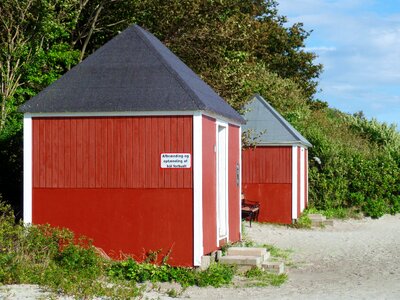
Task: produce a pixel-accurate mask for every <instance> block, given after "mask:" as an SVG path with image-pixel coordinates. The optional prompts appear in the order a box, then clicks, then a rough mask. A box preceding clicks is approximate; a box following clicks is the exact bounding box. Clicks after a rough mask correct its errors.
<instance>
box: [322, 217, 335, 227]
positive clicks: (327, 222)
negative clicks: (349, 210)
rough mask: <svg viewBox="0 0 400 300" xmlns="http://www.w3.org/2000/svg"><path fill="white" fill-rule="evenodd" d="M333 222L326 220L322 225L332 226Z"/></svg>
mask: <svg viewBox="0 0 400 300" xmlns="http://www.w3.org/2000/svg"><path fill="white" fill-rule="evenodd" d="M333 224H334V223H333V220H332V219H328V220H326V221H325V222H324V225H325V226H333Z"/></svg>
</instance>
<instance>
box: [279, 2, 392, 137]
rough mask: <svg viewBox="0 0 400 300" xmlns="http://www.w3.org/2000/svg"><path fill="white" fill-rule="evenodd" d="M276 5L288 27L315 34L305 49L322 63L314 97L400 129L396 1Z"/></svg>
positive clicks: (308, 40)
mask: <svg viewBox="0 0 400 300" xmlns="http://www.w3.org/2000/svg"><path fill="white" fill-rule="evenodd" d="M278 2H279V7H278V9H279V13H280V14H281V15H284V16H287V17H288V20H289V24H292V23H294V22H302V23H303V24H304V28H305V29H306V30H313V32H312V33H311V36H310V37H309V38H308V39H307V42H306V49H307V50H309V51H313V52H315V53H316V54H317V55H318V59H317V62H320V63H322V64H323V65H324V71H323V73H322V75H321V77H320V80H319V82H320V84H319V87H320V88H321V89H322V92H320V93H318V94H317V98H319V99H321V100H324V101H327V102H328V103H329V105H330V106H331V107H335V108H338V109H340V110H342V111H344V112H348V113H354V112H357V111H360V110H362V111H363V112H364V113H365V115H366V116H367V117H368V118H372V117H373V118H376V119H378V120H379V121H384V122H387V123H396V124H397V129H398V130H399V131H400V0H278Z"/></svg>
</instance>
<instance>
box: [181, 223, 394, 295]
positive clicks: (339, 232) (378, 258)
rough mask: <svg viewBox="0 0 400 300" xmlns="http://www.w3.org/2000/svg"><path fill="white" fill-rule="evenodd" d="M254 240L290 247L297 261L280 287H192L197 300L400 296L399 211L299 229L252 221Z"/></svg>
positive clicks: (249, 234) (293, 258)
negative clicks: (321, 227) (316, 227)
mask: <svg viewBox="0 0 400 300" xmlns="http://www.w3.org/2000/svg"><path fill="white" fill-rule="evenodd" d="M246 230H247V234H248V236H249V237H250V238H251V239H252V240H253V241H255V242H256V243H260V244H263V243H266V244H273V245H275V246H277V247H279V248H285V249H292V250H293V251H294V252H293V254H292V260H293V262H294V264H295V266H297V267H296V268H292V269H290V271H289V280H288V282H287V283H285V284H284V285H282V286H281V287H278V288H275V287H266V288H247V289H232V288H226V289H210V288H207V289H199V288H190V289H189V290H188V291H187V292H186V293H185V295H187V296H190V298H193V299H243V298H249V299H400V216H384V217H383V218H381V219H379V220H371V219H363V220H348V221H335V225H334V226H333V227H326V228H324V229H313V230H298V229H291V228H286V227H282V226H273V225H266V224H254V225H253V228H246Z"/></svg>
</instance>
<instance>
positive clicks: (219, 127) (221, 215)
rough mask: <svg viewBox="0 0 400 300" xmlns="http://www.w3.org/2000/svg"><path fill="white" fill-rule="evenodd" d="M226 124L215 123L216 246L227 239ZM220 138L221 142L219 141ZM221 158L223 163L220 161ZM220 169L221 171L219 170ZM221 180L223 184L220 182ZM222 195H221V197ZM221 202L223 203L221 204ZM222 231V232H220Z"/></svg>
mask: <svg viewBox="0 0 400 300" xmlns="http://www.w3.org/2000/svg"><path fill="white" fill-rule="evenodd" d="M228 130H229V126H228V123H225V122H221V121H217V122H216V179H217V188H216V199H217V201H216V204H217V246H218V247H219V241H220V240H222V239H225V238H226V239H228V237H229V206H228V203H229V202H228V199H229V198H228V196H229V195H228V148H229V147H228V145H229V144H228V134H229V131H228ZM221 138H222V139H223V140H221ZM221 156H222V157H221ZM221 158H222V159H223V161H220V160H221ZM221 169H222V170H221ZM221 180H222V181H223V182H221ZM221 194H222V195H221ZM221 201H223V202H221ZM221 231H222V232H221Z"/></svg>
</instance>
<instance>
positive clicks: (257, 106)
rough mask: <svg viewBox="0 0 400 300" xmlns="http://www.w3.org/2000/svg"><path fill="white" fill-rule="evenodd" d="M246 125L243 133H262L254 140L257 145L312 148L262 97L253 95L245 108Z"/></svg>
mask: <svg viewBox="0 0 400 300" xmlns="http://www.w3.org/2000/svg"><path fill="white" fill-rule="evenodd" d="M245 111H246V113H245V115H244V118H245V119H246V121H247V123H246V125H243V127H242V128H243V131H245V130H249V129H250V130H252V135H253V136H257V134H260V133H263V132H264V131H266V132H265V133H263V134H262V135H261V136H260V137H259V138H257V139H256V143H257V144H258V145H293V144H301V145H304V146H306V147H312V145H311V143H310V142H309V141H307V139H306V138H305V137H304V136H302V135H301V134H300V133H299V132H298V131H297V130H296V129H294V127H293V126H292V125H290V123H289V122H288V121H286V120H285V119H284V118H283V117H282V116H281V115H280V114H279V113H278V112H277V111H276V110H275V109H274V108H273V107H272V106H271V105H270V104H269V103H268V102H267V101H265V99H264V98H263V97H261V96H260V95H254V96H253V97H252V99H251V100H250V101H249V103H248V104H247V105H246V107H245Z"/></svg>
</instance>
